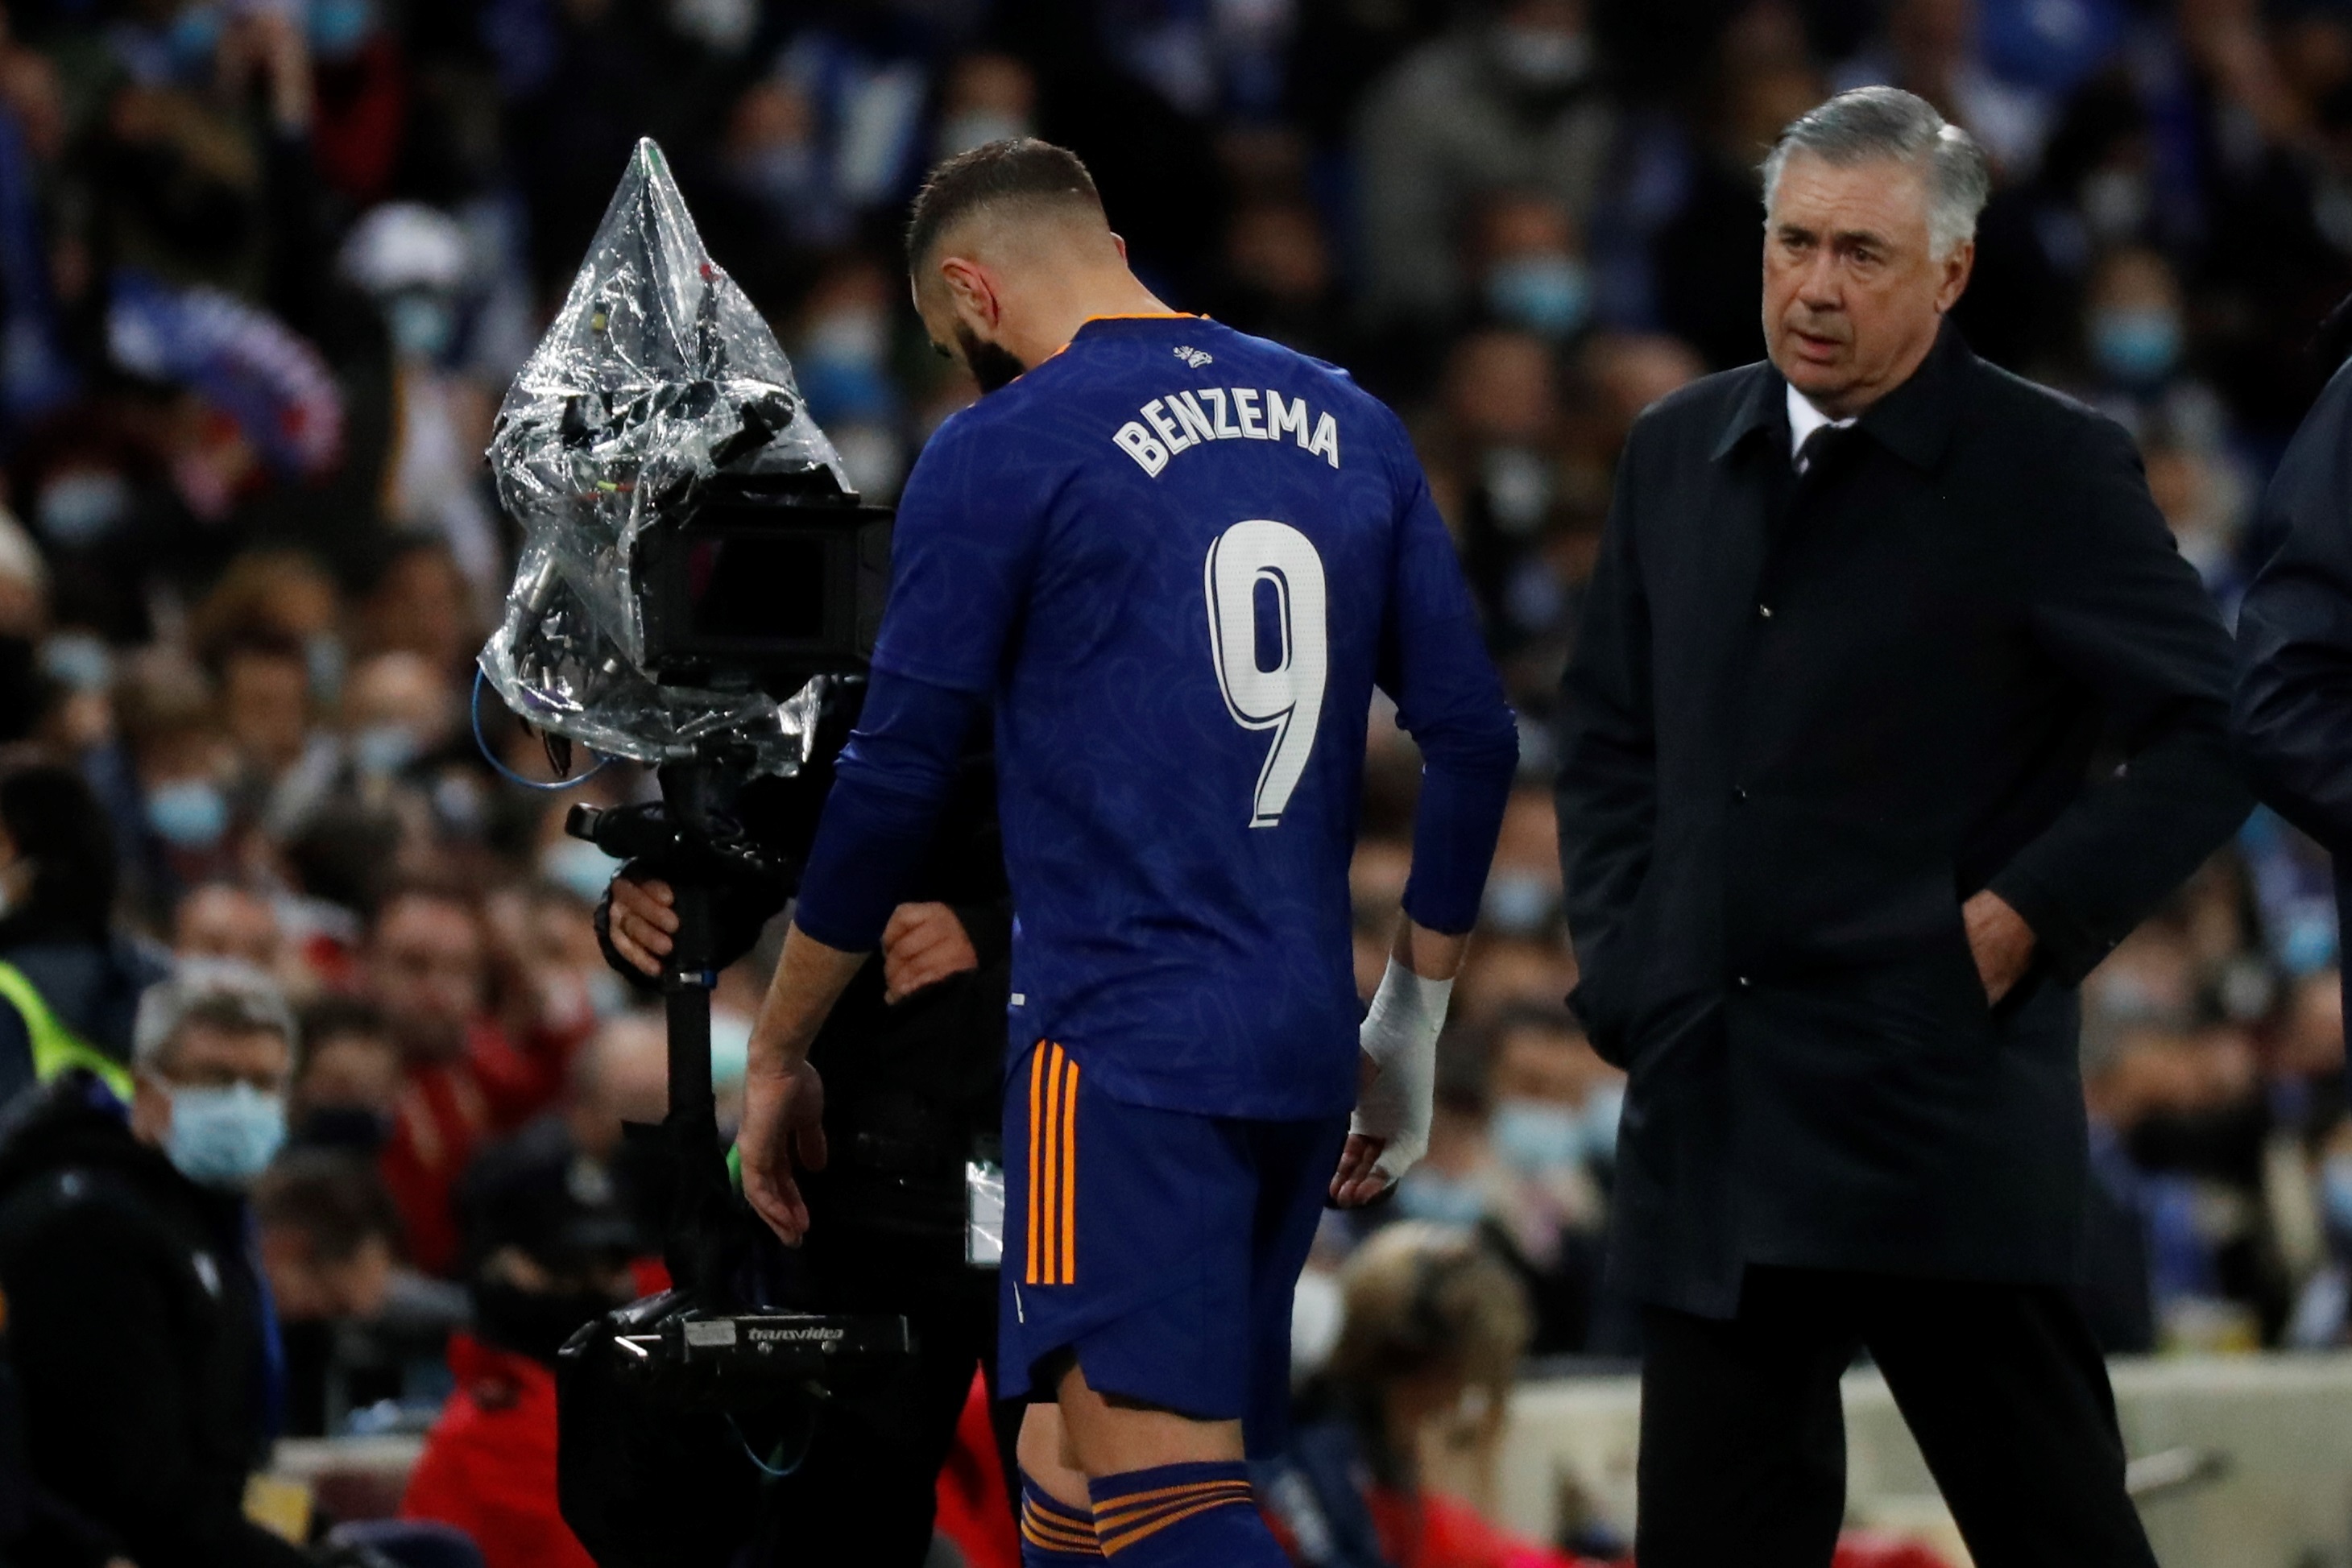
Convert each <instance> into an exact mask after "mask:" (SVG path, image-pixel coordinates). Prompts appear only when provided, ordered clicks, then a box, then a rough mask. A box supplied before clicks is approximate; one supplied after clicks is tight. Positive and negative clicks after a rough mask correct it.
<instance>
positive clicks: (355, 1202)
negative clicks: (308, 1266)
mask: <svg viewBox="0 0 2352 1568" xmlns="http://www.w3.org/2000/svg"><path fill="white" fill-rule="evenodd" d="M253 1208H254V1217H255V1218H256V1219H257V1221H258V1222H259V1223H261V1224H262V1225H265V1226H268V1227H269V1228H272V1229H286V1230H292V1231H297V1232H299V1233H300V1234H301V1235H302V1236H303V1237H304V1238H305V1239H307V1240H308V1241H309V1243H310V1256H311V1257H312V1259H313V1260H316V1261H318V1262H320V1263H348V1262H349V1261H351V1260H352V1258H354V1257H356V1256H358V1254H359V1250H360V1249H361V1248H362V1247H365V1246H366V1245H367V1244H368V1243H369V1242H370V1241H372V1240H374V1239H377V1238H379V1237H381V1238H382V1239H383V1240H385V1241H386V1242H389V1243H391V1244H393V1245H394V1246H397V1245H398V1244H399V1241H400V1211H399V1210H398V1209H396V1208H394V1207H393V1202H392V1197H391V1195H390V1194H388V1193H387V1192H386V1191H385V1190H384V1186H383V1178H382V1177H380V1176H377V1175H376V1171H375V1166H374V1164H373V1162H372V1161H369V1160H366V1159H362V1158H360V1157H358V1156H356V1155H349V1154H345V1153H342V1152H341V1151H339V1150H332V1149H299V1148H298V1149H289V1150H288V1151H286V1153H284V1154H282V1155H278V1159H277V1161H276V1162H275V1163H274V1164H272V1165H271V1166H270V1167H269V1169H268V1171H267V1172H265V1173H264V1174H263V1176H262V1177H261V1180H260V1181H259V1182H258V1183H257V1184H256V1185H255V1186H254V1189H253Z"/></svg>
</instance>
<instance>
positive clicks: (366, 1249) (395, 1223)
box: [253, 1148, 400, 1437]
mask: <svg viewBox="0 0 2352 1568" xmlns="http://www.w3.org/2000/svg"><path fill="white" fill-rule="evenodd" d="M253 1212H254V1218H255V1220H256V1223H257V1237H258V1251H259V1253H260V1257H261V1268H262V1272H263V1274H264V1276H265V1277H266V1278H267V1279H268V1281H269V1294H270V1299H271V1301H273V1302H274V1303H275V1304H276V1306H277V1309H278V1326H279V1331H280V1337H281V1339H282V1341H283V1343H284V1344H285V1347H286V1418H285V1430H286V1433H287V1434H288V1435H289V1436H291V1437H321V1436H324V1435H325V1434H326V1431H327V1418H328V1380H329V1371H330V1365H331V1361H332V1359H333V1357H334V1354H335V1339H336V1335H337V1333H338V1331H339V1330H340V1329H341V1326H342V1325H344V1324H346V1323H352V1322H366V1321H368V1320H370V1319H372V1318H374V1317H375V1316H376V1315H377V1314H378V1313H379V1312H382V1311H383V1306H384V1302H385V1301H386V1299H387V1297H388V1296H389V1294H390V1292H391V1290H392V1283H393V1269H394V1253H395V1250H396V1249H397V1248H398V1246H399V1244H400V1217H399V1215H398V1214H396V1213H395V1212H394V1209H393V1207H392V1199H391V1197H389V1195H387V1194H386V1193H385V1192H384V1190H383V1180H382V1178H381V1177H379V1176H377V1175H376V1172H375V1167H374V1165H373V1162H372V1161H370V1160H369V1159H368V1158H367V1157H366V1156H365V1155H359V1154H353V1153H351V1152H348V1151H344V1150H339V1149H317V1148H294V1149H289V1150H288V1151H287V1152H286V1153H284V1154H283V1155H279V1156H278V1159H277V1160H276V1161H275V1162H274V1163H273V1164H272V1165H271V1166H270V1167H269V1169H268V1171H267V1172H265V1173H264V1174H263V1176H262V1177H261V1179H260V1181H259V1182H257V1183H256V1184H255V1186H254V1190H253Z"/></svg>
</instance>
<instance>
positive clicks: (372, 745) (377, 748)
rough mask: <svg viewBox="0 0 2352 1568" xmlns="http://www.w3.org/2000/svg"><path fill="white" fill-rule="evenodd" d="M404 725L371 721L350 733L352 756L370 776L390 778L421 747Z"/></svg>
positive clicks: (409, 761) (415, 756) (410, 759)
mask: <svg viewBox="0 0 2352 1568" xmlns="http://www.w3.org/2000/svg"><path fill="white" fill-rule="evenodd" d="M424 749H425V748H424V747H422V746H421V745H419V744H418V743H417V739H416V737H415V734H414V733H412V732H411V731H410V730H409V728H408V727H407V726H405V725H398V724H372V725H370V726H368V727H366V728H365V729H363V730H362V731H360V732H359V734H357V735H356V736H353V737H352V760H353V761H354V762H356V763H358V764H359V769H360V771H361V772H362V773H365V774H367V775H368V776H369V777H371V778H375V779H384V778H389V777H390V776H392V775H393V774H394V773H397V772H399V771H400V770H401V769H402V768H405V767H407V766H408V765H409V764H410V763H412V762H414V761H415V760H416V758H417V757H418V756H419V755H420V754H421V753H422V752H423V751H424Z"/></svg>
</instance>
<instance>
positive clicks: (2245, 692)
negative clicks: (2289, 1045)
mask: <svg viewBox="0 0 2352 1568" xmlns="http://www.w3.org/2000/svg"><path fill="white" fill-rule="evenodd" d="M2254 533H2255V536H2256V537H2257V538H2274V539H2276V540H2277V549H2276V550H2275V551H2274V552H2273V554H2272V556H2271V558H2270V559H2269V560H2268V561H2266V562H2265V563H2264V564H2263V569H2262V570H2261V571H2260V572H2258V573H2256V574H2255V577H2254V580H2253V584H2252V586H2251V587H2249V588H2248V589H2247V590H2246V597H2245V601H2244V602H2243V604H2242V605H2241V606H2240V608H2239V611H2238V650H2239V653H2240V655H2241V657H2242V661H2243V667H2242V673H2241V674H2240V677H2239V681H2238V700H2237V710H2236V727H2237V734H2238V743H2239V746H2240V747H2241V753H2242V756H2243V757H2244V758H2245V760H2246V762H2247V764H2248V772H2249V773H2250V774H2251V775H2252V779H2253V781H2254V787H2255V788H2256V789H2258V790H2260V791H2261V793H2262V798H2263V800H2266V801H2268V802H2269V803H2270V804H2271V805H2272V806H2273V808H2275V809H2276V810H2278V812H2279V813H2280V814H2281V815H2282V816H2284V817H2285V818H2286V819H2287V820H2288V821H2291V822H2293V823H2294V824H2295V825H2296V826H2298V827H2300V828H2302V829H2303V831H2305V832H2307V833H2309V834H2310V835H2311V836H2312V837H2313V838H2315V839H2316V840H2318V841H2319V842H2320V843H2321V845H2322V846H2324V847H2325V848H2326V850H2327V852H2329V853H2330V854H2331V855H2333V856H2334V857H2335V861H2336V916H2337V921H2336V924H2337V925H2338V926H2339V927H2340V928H2341V929H2342V930H2344V931H2347V932H2352V364H2347V365H2344V366H2342V367H2339V368H2338V369H2337V371H2336V374H2335V376H2334V377H2333V378H2331V379H2330V380H2329V382H2328V383H2327V387H2326V391H2324V392H2321V393H2320V394H2319V399H2318V401H2317V402H2315V403H2313V404H2312V405H2311V412H2310V413H2307V414H2305V416H2304V421H2303V425H2302V428H2300V429H2299V430H2297V431H2296V432H2295V433H2294V441H2292V442H2291V443H2289V444H2288V445H2287V449H2286V454H2285V455H2284V456H2283V457H2281V458H2280V459H2279V465H2278V471H2277V472H2276V473H2274V474H2273V475H2272V476H2271V482H2270V486H2269V488H2267V489H2266V490H2264V491H2263V504H2262V508H2261V511H2260V513H2259V514H2258V516H2257V517H2256V518H2255V523H2254ZM2344 980H2345V986H2346V998H2347V1002H2352V965H2347V966H2345V967H2344ZM2345 1016H2346V1017H2347V1018H2352V1006H2347V1009H2346V1012H2345Z"/></svg>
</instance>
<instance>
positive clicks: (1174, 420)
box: [1111, 351, 1339, 479]
mask: <svg viewBox="0 0 2352 1568" xmlns="http://www.w3.org/2000/svg"><path fill="white" fill-rule="evenodd" d="M1179 357H1180V358H1181V357H1182V356H1181V351H1180V354H1179ZM1202 358H1203V359H1205V358H1207V356H1206V355H1202ZM1136 413H1138V414H1139V415H1141V416H1142V417H1141V418H1140V419H1130V420H1129V421H1128V422H1127V423H1125V424H1122V425H1120V426H1119V427H1118V431H1117V432H1116V433H1115V434H1113V435H1112V436H1111V440H1112V441H1113V442H1115V443H1117V444H1118V448H1119V450H1120V451H1122V452H1124V453H1126V454H1127V455H1129V457H1132V458H1134V459H1135V461H1136V463H1137V464H1138V465H1139V466H1140V467H1141V468H1142V469H1143V471H1144V472H1145V473H1146V474H1149V475H1150V476H1152V477H1153V478H1155V479H1157V478H1158V477H1160V470H1161V469H1163V468H1166V467H1167V466H1168V465H1169V463H1170V461H1171V459H1173V458H1174V457H1175V456H1176V455H1177V454H1178V453H1181V452H1189V451H1191V450H1192V448H1193V447H1195V446H1198V445H1200V444H1202V443H1203V442H1207V441H1280V440H1282V439H1283V438H1284V437H1285V436H1288V437H1290V438H1292V439H1293V440H1295V441H1296V442H1297V444H1298V446H1299V448H1300V449H1301V450H1302V451H1304V452H1306V453H1307V455H1309V456H1313V457H1320V458H1322V459H1323V460H1324V461H1325V462H1327V463H1328V464H1330V465H1331V466H1332V467H1334V468H1337V467H1338V466H1339V421H1338V420H1336V419H1334V418H1332V417H1331V415H1330V414H1328V413H1315V412H1314V411H1312V410H1310V409H1309V408H1308V407H1307V400H1306V399H1305V398H1303V397H1286V396H1284V395H1283V394H1282V393H1281V392H1276V390H1275V389H1274V388H1272V387H1267V388H1265V389H1264V390H1260V389H1259V388H1257V387H1195V388H1193V389H1192V391H1190V392H1170V393H1168V394H1167V395H1166V396H1164V397H1156V398H1153V399H1152V400H1151V401H1150V402H1147V403H1145V404H1144V405H1143V406H1142V407H1141V408H1139V409H1138V410H1136ZM1310 431H1311V432H1312V434H1309V432H1310Z"/></svg>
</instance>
